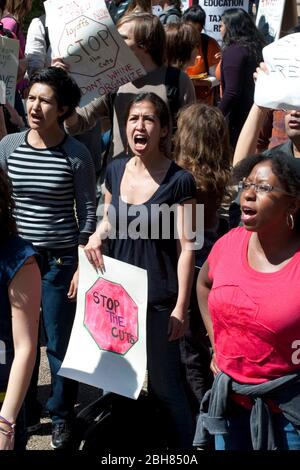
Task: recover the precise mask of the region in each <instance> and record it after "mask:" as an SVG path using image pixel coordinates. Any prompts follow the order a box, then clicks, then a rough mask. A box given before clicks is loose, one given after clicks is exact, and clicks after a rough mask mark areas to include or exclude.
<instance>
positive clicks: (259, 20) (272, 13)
mask: <svg viewBox="0 0 300 470" xmlns="http://www.w3.org/2000/svg"><path fill="white" fill-rule="evenodd" d="M289 1H290V2H291V1H293V0H289ZM284 8H285V0H260V2H259V6H258V11H257V16H256V26H257V27H258V29H259V30H260V31H261V32H262V34H263V36H264V38H265V41H266V44H271V42H273V41H275V40H276V39H278V38H279V35H280V31H281V24H282V19H283V12H284Z"/></svg>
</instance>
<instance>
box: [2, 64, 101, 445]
mask: <svg viewBox="0 0 300 470" xmlns="http://www.w3.org/2000/svg"><path fill="white" fill-rule="evenodd" d="M79 100H80V89H79V87H78V86H77V85H76V83H75V82H74V81H73V80H72V79H71V78H70V77H69V76H68V75H67V74H66V72H64V71H63V70H62V69H59V68H57V67H50V68H48V69H44V70H41V71H39V72H37V73H36V74H34V75H33V76H32V79H31V82H30V88H29V95H28V100H27V113H28V122H29V125H30V129H29V130H28V131H26V132H22V133H18V134H10V135H9V136H6V137H5V138H4V139H3V140H2V141H1V142H0V164H1V165H2V166H3V167H4V168H5V169H6V170H7V172H8V175H9V177H10V179H11V181H12V186H13V198H14V201H15V218H16V222H17V226H18V232H19V234H20V235H21V236H22V237H24V238H25V239H26V240H29V241H31V242H32V243H33V245H34V246H35V248H36V249H37V251H38V252H39V253H40V256H41V266H40V267H41V272H42V285H43V288H42V311H43V312H42V314H43V316H42V318H43V325H44V329H45V333H46V341H47V343H46V345H47V354H48V360H49V364H50V369H51V376H52V391H51V395H50V398H49V400H48V402H47V408H48V410H49V412H50V415H51V417H52V423H53V428H52V444H51V445H52V447H53V448H63V447H65V446H66V445H67V444H68V443H69V440H70V436H71V423H72V419H73V414H74V404H75V400H76V395H77V384H76V383H75V382H73V381H71V380H69V379H65V378H63V377H60V376H58V375H57V372H58V370H59V368H60V366H61V363H62V360H63V358H64V355H65V352H66V348H67V345H68V340H69V336H70V333H71V328H72V325H73V320H74V315H75V304H74V302H72V299H73V298H74V297H75V290H76V289H75V288H74V285H75V284H74V280H73V276H74V273H75V276H76V270H77V248H78V245H83V246H84V245H85V244H86V243H87V241H88V238H89V235H90V234H91V233H93V231H94V229H95V221H96V217H95V175H94V169H93V162H92V159H91V156H90V154H89V152H88V150H87V149H86V147H85V146H84V145H83V144H81V143H79V142H78V141H77V140H75V139H74V138H72V137H70V136H67V135H66V134H65V132H64V130H63V127H62V125H61V123H62V122H63V121H64V119H66V118H67V117H68V116H69V115H70V114H72V113H73V112H74V109H75V107H76V106H77V105H78V103H79Z"/></svg>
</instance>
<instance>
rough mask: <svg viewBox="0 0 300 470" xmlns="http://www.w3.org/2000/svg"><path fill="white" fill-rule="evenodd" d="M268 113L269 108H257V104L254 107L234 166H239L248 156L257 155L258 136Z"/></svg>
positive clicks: (249, 115)
mask: <svg viewBox="0 0 300 470" xmlns="http://www.w3.org/2000/svg"><path fill="white" fill-rule="evenodd" d="M267 113H268V109H267V108H262V107H260V106H257V104H255V103H254V104H253V105H252V108H251V109H250V112H249V114H248V117H247V119H246V121H245V124H244V126H243V128H242V130H241V132H240V136H239V139H238V141H237V144H236V148H235V152H234V156H233V166H234V165H237V163H239V162H240V161H241V160H243V159H244V158H245V157H247V155H251V154H254V153H255V150H256V146H257V141H258V136H259V133H260V131H261V129H262V127H263V124H264V121H265V118H266V115H267Z"/></svg>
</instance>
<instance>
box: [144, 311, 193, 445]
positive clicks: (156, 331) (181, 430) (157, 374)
mask: <svg viewBox="0 0 300 470" xmlns="http://www.w3.org/2000/svg"><path fill="white" fill-rule="evenodd" d="M172 310H173V307H166V306H158V305H155V306H153V305H152V306H149V307H148V311H147V366H148V379H149V388H150V393H153V394H154V395H155V397H156V398H157V399H158V400H159V402H160V404H161V405H162V406H163V408H164V409H165V411H166V414H167V418H168V419H169V425H170V430H171V432H170V433H169V435H170V436H171V442H170V443H169V444H170V447H174V448H181V449H188V448H191V447H192V440H193V434H194V422H193V418H192V413H191V409H190V406H189V403H188V399H187V396H186V393H185V388H184V376H183V374H182V369H181V359H180V349H179V341H178V340H177V341H168V335H167V331H168V323H169V318H170V314H171V312H172Z"/></svg>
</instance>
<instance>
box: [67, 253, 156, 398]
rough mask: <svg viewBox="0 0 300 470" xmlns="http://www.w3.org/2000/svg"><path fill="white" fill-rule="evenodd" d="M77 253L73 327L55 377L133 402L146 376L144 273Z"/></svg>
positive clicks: (143, 271) (132, 267)
mask: <svg viewBox="0 0 300 470" xmlns="http://www.w3.org/2000/svg"><path fill="white" fill-rule="evenodd" d="M104 262H105V273H104V274H103V275H102V274H97V272H96V271H95V269H94V268H93V267H92V266H91V265H90V263H89V262H88V260H87V258H86V256H85V254H84V252H83V250H82V249H81V248H79V273H80V276H79V288H78V295H77V309H76V316H75V321H74V325H73V329H72V333H71V337H70V341H69V345H68V349H67V353H66V356H65V358H64V361H63V364H62V366H61V369H60V371H59V375H62V376H64V377H68V378H70V379H74V380H77V381H78V382H83V383H86V384H89V385H93V386H95V387H99V388H103V389H104V390H106V391H110V392H114V393H118V394H119V395H123V396H126V397H129V398H134V399H137V398H138V396H139V393H140V391H141V389H142V386H143V383H144V379H145V374H146V312H147V271H145V270H144V269H141V268H137V267H136V266H132V265H130V264H127V263H123V262H121V261H118V260H115V259H113V258H109V257H107V256H105V257H104Z"/></svg>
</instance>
